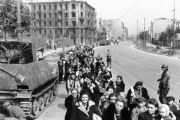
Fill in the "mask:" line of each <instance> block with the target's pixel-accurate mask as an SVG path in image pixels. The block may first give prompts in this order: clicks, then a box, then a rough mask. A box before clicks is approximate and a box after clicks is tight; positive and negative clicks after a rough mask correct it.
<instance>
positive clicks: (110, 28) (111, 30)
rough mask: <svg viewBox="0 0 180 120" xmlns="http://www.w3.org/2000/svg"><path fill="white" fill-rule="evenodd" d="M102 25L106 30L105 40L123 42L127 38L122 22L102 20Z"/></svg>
mask: <svg viewBox="0 0 180 120" xmlns="http://www.w3.org/2000/svg"><path fill="white" fill-rule="evenodd" d="M102 24H103V25H104V26H105V28H106V30H107V40H120V39H121V40H125V39H127V38H128V28H127V27H126V26H125V25H124V23H123V22H122V21H119V20H118V19H117V20H102Z"/></svg>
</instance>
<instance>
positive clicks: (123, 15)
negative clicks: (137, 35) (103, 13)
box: [119, 0, 139, 19]
mask: <svg viewBox="0 0 180 120" xmlns="http://www.w3.org/2000/svg"><path fill="white" fill-rule="evenodd" d="M138 1H139V0H136V1H135V2H134V3H133V4H132V5H131V6H130V7H129V9H128V10H127V11H126V12H125V13H124V14H122V15H121V17H120V18H119V19H122V18H123V17H125V16H126V15H128V13H129V12H131V10H133V9H134V7H135V6H136V5H137V3H138Z"/></svg>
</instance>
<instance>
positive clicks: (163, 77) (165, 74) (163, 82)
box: [158, 71, 170, 88]
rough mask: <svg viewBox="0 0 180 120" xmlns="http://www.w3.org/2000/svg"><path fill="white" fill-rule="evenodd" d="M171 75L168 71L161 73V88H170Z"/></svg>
mask: <svg viewBox="0 0 180 120" xmlns="http://www.w3.org/2000/svg"><path fill="white" fill-rule="evenodd" d="M169 79H170V75H169V74H168V71H164V72H163V73H162V75H161V78H160V79H159V80H158V81H159V88H170V84H169Z"/></svg>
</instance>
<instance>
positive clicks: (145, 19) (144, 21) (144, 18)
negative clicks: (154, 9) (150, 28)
mask: <svg viewBox="0 0 180 120" xmlns="http://www.w3.org/2000/svg"><path fill="white" fill-rule="evenodd" d="M145 21H146V19H145V18H144V32H145V30H146V28H145Z"/></svg>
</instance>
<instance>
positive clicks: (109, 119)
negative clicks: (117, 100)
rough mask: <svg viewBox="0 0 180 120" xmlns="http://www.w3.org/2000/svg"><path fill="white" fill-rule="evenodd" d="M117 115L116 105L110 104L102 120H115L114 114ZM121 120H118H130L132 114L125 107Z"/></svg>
mask: <svg viewBox="0 0 180 120" xmlns="http://www.w3.org/2000/svg"><path fill="white" fill-rule="evenodd" d="M115 113H116V108H115V104H110V105H109V106H108V107H107V109H106V110H105V112H104V113H103V117H102V120H115V118H114V114H115ZM120 116H121V117H120V119H117V120H130V112H129V111H128V109H127V108H126V107H125V108H123V109H122V110H121V115H120Z"/></svg>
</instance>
